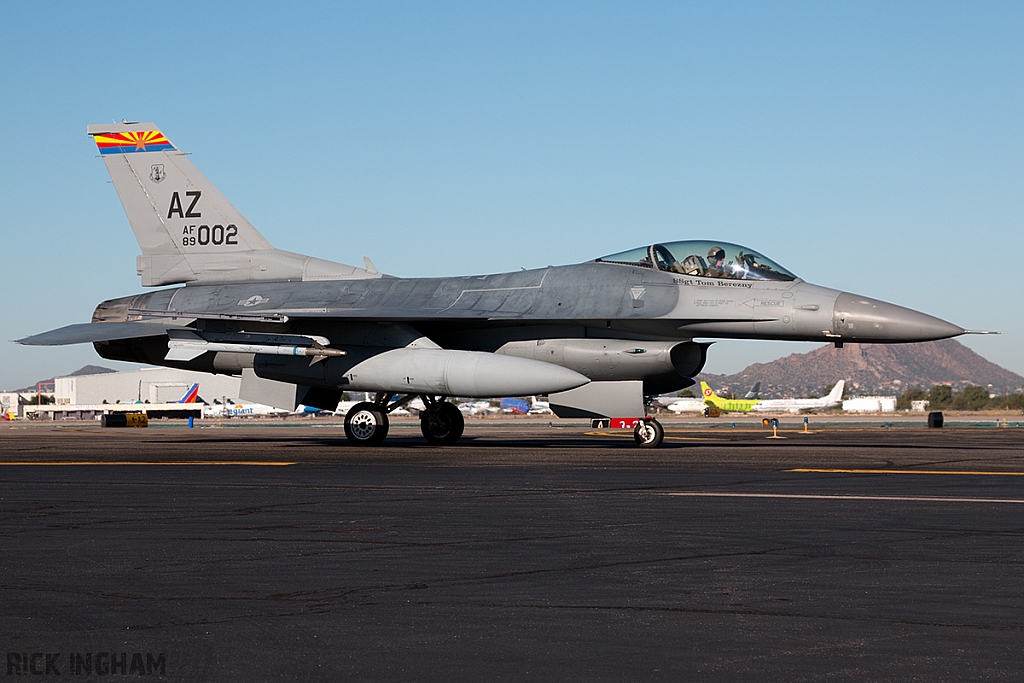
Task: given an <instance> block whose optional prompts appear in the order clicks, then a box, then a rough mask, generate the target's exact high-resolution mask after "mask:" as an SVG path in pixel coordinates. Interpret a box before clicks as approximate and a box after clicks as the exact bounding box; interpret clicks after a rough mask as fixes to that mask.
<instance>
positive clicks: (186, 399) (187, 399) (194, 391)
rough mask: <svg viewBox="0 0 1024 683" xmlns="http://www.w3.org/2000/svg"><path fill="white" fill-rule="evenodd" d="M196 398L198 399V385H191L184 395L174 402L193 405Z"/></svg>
mask: <svg viewBox="0 0 1024 683" xmlns="http://www.w3.org/2000/svg"><path fill="white" fill-rule="evenodd" d="M197 398H199V385H198V384H193V385H192V386H191V387H189V389H188V391H186V392H185V395H184V396H182V397H181V398H180V399H178V400H177V401H175V403H195V402H196V399H197Z"/></svg>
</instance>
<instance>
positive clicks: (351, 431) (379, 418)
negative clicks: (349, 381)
mask: <svg viewBox="0 0 1024 683" xmlns="http://www.w3.org/2000/svg"><path fill="white" fill-rule="evenodd" d="M388 426H389V423H388V415H387V413H385V412H384V411H383V410H381V409H380V408H379V407H378V406H377V405H376V404H374V403H357V404H355V405H354V406H352V409H351V410H349V411H348V414H346V415H345V436H346V437H348V440H349V443H351V444H352V445H353V446H379V445H380V444H381V443H382V442H383V441H384V437H386V436H387V435H388Z"/></svg>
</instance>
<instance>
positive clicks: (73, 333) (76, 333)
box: [17, 322, 191, 346]
mask: <svg viewBox="0 0 1024 683" xmlns="http://www.w3.org/2000/svg"><path fill="white" fill-rule="evenodd" d="M190 329H191V328H188V327H184V326H182V325H169V324H168V323H166V322H159V323H144V322H126V323H78V324H76V325H68V326H67V327H61V328H59V329H56V330H50V331H49V332H43V333H42V334H36V335H33V336H31V337H25V338H24V339H19V340H17V343H19V344H24V345H26V346H64V345H66V344H87V343H89V342H100V341H114V340H116V339H133V338H135V337H159V336H162V335H165V334H167V331H168V330H190Z"/></svg>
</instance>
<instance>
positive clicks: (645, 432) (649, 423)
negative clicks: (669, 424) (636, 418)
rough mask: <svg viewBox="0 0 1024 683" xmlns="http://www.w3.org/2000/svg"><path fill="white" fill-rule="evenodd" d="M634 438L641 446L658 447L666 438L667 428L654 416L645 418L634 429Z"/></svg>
mask: <svg viewBox="0 0 1024 683" xmlns="http://www.w3.org/2000/svg"><path fill="white" fill-rule="evenodd" d="M633 439H635V440H636V445H637V446H639V447H640V448H657V447H658V446H660V445H661V442H662V441H664V440H665V428H664V427H662V426H661V423H660V422H658V421H657V420H655V419H654V418H651V419H649V420H643V421H642V422H638V423H637V425H636V428H635V429H634V430H633Z"/></svg>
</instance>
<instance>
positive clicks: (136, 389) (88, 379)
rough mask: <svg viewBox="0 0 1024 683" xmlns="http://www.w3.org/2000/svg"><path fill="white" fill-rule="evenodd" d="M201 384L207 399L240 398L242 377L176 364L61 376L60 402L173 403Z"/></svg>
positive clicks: (201, 395) (57, 392)
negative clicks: (192, 368) (175, 365)
mask: <svg viewBox="0 0 1024 683" xmlns="http://www.w3.org/2000/svg"><path fill="white" fill-rule="evenodd" d="M193 384H199V398H200V399H201V400H203V401H205V402H207V403H213V402H214V401H215V400H217V401H223V399H224V398H225V397H226V398H230V399H234V400H237V399H238V390H239V385H240V384H241V378H239V377H232V376H230V375H210V374H207V373H205V372H189V371H187V370H177V369H174V368H148V369H145V370H133V371H131V372H106V373H103V374H99V375H76V376H74V377H58V378H57V380H56V386H55V397H56V402H57V405H75V406H77V405H99V404H103V403H114V404H116V403H137V402H142V403H171V402H173V401H177V400H179V399H180V398H181V397H182V396H184V395H185V391H186V390H187V389H188V388H189V387H191V386H192V385H193Z"/></svg>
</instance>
